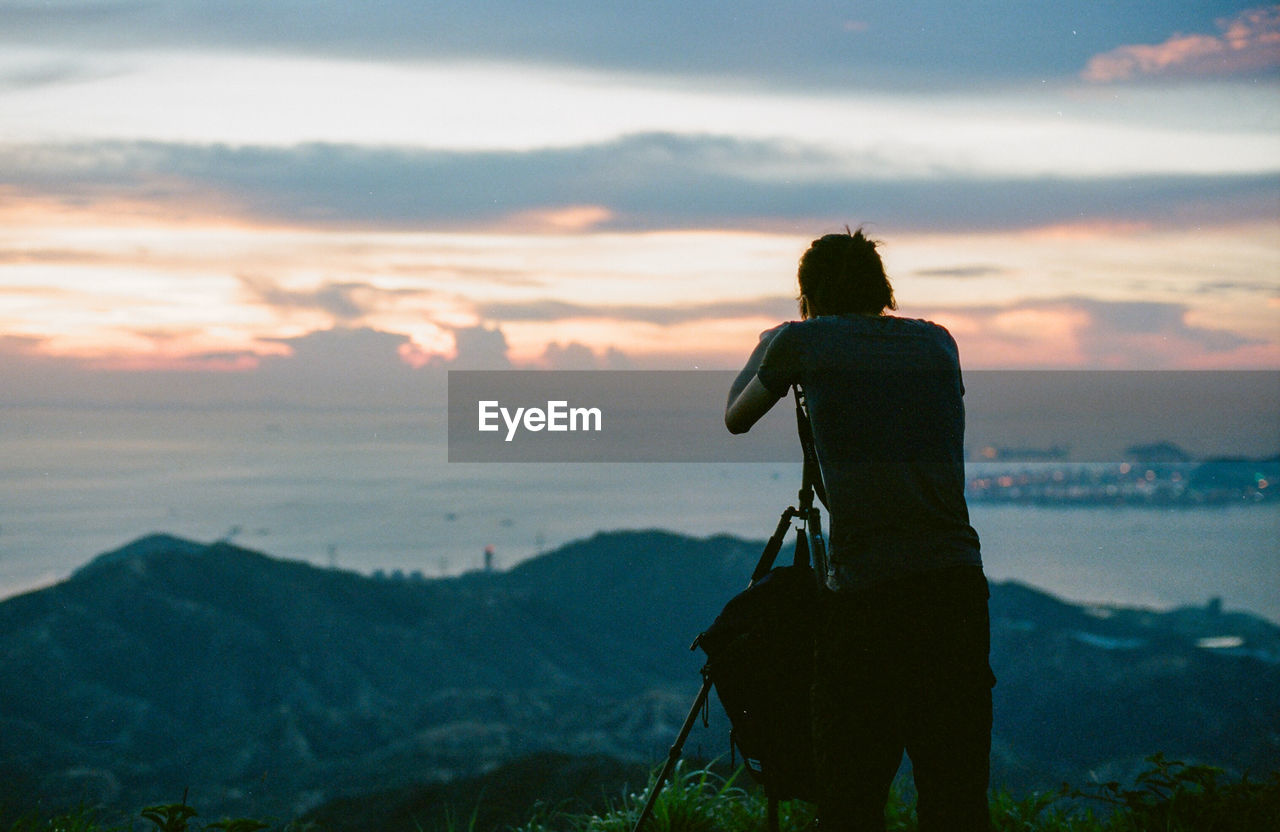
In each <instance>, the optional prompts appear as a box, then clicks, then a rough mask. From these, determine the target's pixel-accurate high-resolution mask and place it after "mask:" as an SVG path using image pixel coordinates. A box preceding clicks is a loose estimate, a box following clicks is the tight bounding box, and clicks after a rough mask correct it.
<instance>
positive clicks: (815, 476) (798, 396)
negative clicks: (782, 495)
mask: <svg viewBox="0 0 1280 832" xmlns="http://www.w3.org/2000/svg"><path fill="white" fill-rule="evenodd" d="M791 391H792V393H793V394H794V395H795V400H796V432H797V433H799V434H800V448H801V449H802V450H803V451H804V483H803V485H802V488H803V489H804V490H805V491H807V490H809V489H810V488H812V489H813V491H814V493H815V494H817V495H818V499H819V500H821V501H822V504H823V505H824V506H827V507H828V508H830V506H829V505H828V504H827V487H826V485H825V484H823V482H822V467H821V466H820V465H819V464H818V451H817V448H816V447H815V446H814V443H813V424H812V423H811V422H810V421H809V403H808V401H807V400H806V399H805V396H804V389H803V388H802V387H801V386H800V385H798V384H797V385H794V386H793V387H792V388H791ZM801 502H804V498H803V496H802V497H801Z"/></svg>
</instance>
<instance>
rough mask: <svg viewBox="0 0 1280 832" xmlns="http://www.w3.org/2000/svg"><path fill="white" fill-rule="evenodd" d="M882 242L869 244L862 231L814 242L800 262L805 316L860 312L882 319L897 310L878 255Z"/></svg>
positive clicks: (891, 288)
mask: <svg viewBox="0 0 1280 832" xmlns="http://www.w3.org/2000/svg"><path fill="white" fill-rule="evenodd" d="M877 245H879V242H878V241H876V240H868V239H867V238H866V237H865V236H864V235H863V233H862V229H861V228H859V229H858V230H857V231H850V230H849V227H848V226H845V229H844V233H843V234H826V235H824V236H822V237H820V238H818V239H817V240H814V241H813V243H812V244H810V246H809V250H808V251H806V252H805V253H804V255H803V256H802V257H801V258H800V269H799V272H798V273H797V277H798V278H799V282H800V295H801V297H800V306H801V314H802V315H803V316H805V317H814V316H817V315H839V314H843V313H846V312H856V313H858V314H861V315H879V314H881V313H882V312H884V311H885V310H886V309H897V308H898V302H897V301H896V300H894V299H893V287H892V286H890V285H889V278H888V276H886V275H885V273H884V263H882V262H881V261H880V253H879V252H878V251H876V246H877Z"/></svg>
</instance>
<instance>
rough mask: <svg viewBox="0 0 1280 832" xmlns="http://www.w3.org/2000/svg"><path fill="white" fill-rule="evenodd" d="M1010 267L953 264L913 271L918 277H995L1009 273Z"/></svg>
mask: <svg viewBox="0 0 1280 832" xmlns="http://www.w3.org/2000/svg"><path fill="white" fill-rule="evenodd" d="M1009 272H1010V270H1009V269H1007V268H1005V267H1004V266H983V265H975V266H952V267H949V268H940V269H916V270H915V271H914V272H912V274H913V275H915V276H916V277H945V278H969V277H995V276H997V275H1002V274H1008V273H1009Z"/></svg>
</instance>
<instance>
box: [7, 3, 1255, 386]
mask: <svg viewBox="0 0 1280 832" xmlns="http://www.w3.org/2000/svg"><path fill="white" fill-rule="evenodd" d="M1278 221H1280V6H1274V5H1272V6H1262V5H1247V4H1238V3H1221V2H1203V1H1201V2H1185V1H1184V0H1178V1H1177V2H1162V3H1155V4H1152V3H1147V2H1117V3H1107V4H1099V3H1095V2H1086V0H1065V2H1060V3H1056V4H1052V8H1050V7H1049V6H1048V5H1046V4H1027V3H1024V2H1016V1H1015V0H987V2H980V3H966V4H955V3H950V2H946V3H944V2H940V0H930V1H929V2H923V3H915V4H910V6H909V8H901V7H900V6H899V5H898V4H888V3H865V2H835V1H834V0H824V1H822V2H796V3H784V4H779V3H774V2H765V0H738V2H735V3H732V4H729V3H703V2H691V1H690V0H657V1H656V2H647V3H636V4H625V5H624V4H609V3H598V2H590V1H589V0H553V1H552V2H538V3H528V2H514V1H513V0H484V1H483V2H482V1H480V0H476V1H475V2H469V3H456V4H442V3H423V2H420V0H414V2H407V1H405V0H389V1H388V2H379V3H374V4H364V3H339V2H333V0H305V1H304V0H295V1H291V2H271V3H261V2H220V3H216V4H210V3H207V2H203V1H202V0H182V1H180V2H179V1H175V2H144V1H142V0H99V2H82V1H81V0H75V1H74V2H73V1H72V0H66V2H63V0H54V2H36V0H0V383H3V384H4V386H5V388H6V390H7V391H8V392H7V394H6V395H7V396H8V397H9V400H10V401H11V402H13V401H32V402H38V401H58V402H67V401H73V400H80V399H83V400H109V399H111V398H112V397H113V396H126V395H127V396H131V397H138V396H144V394H145V391H158V392H155V395H158V396H165V397H179V398H181V397H189V398H191V399H192V400H202V399H203V398H209V397H214V396H219V395H222V394H223V393H225V392H226V391H228V390H230V389H232V388H233V387H234V389H237V390H241V391H245V390H250V391H254V390H256V391H258V393H260V394H261V395H266V392H265V391H267V390H271V391H273V394H274V395H276V396H285V397H287V396H288V395H289V394H290V393H289V391H292V390H297V391H299V395H302V392H301V391H304V390H314V388H315V386H316V385H320V386H327V387H329V388H331V391H332V395H333V397H337V398H341V396H342V395H344V394H343V392H342V391H355V392H350V395H353V396H359V395H363V394H362V393H361V392H360V390H361V387H360V383H361V382H368V380H369V379H382V380H385V381H387V384H388V385H391V384H394V383H396V381H397V380H404V379H409V378H412V377H413V376H412V373H414V372H422V371H424V368H425V371H427V372H429V371H430V369H431V368H437V369H439V368H447V367H455V366H457V367H462V366H465V367H499V366H518V367H544V368H553V367H554V368H586V367H633V368H673V369H688V368H693V367H705V368H731V367H734V366H735V365H737V364H739V363H740V362H741V360H742V359H743V357H744V356H745V355H746V353H747V352H748V351H749V350H750V348H751V347H752V345H753V344H754V342H755V338H756V335H757V334H758V333H759V332H760V331H761V330H762V329H764V328H766V327H768V326H770V325H772V324H774V323H776V322H777V321H779V320H783V319H786V318H790V317H794V315H795V302H794V293H795V287H794V274H795V263H796V260H797V258H798V257H799V255H800V253H801V252H802V251H803V250H804V248H805V247H806V245H807V244H808V242H809V241H810V240H811V239H813V238H814V237H816V236H818V235H820V234H823V233H826V232H830V231H834V230H839V229H841V228H842V227H843V226H844V225H845V224H846V223H848V224H850V225H852V226H855V227H856V226H858V225H865V226H866V229H867V231H868V232H869V234H870V235H871V236H873V237H876V238H879V239H881V240H883V241H884V244H885V245H884V248H883V255H884V258H885V261H886V265H887V267H888V270H889V272H890V276H891V277H892V278H893V279H894V282H895V289H896V292H897V296H898V299H899V303H900V314H902V315H907V316H911V317H927V318H930V319H933V320H936V321H938V322H940V323H943V324H944V325H946V326H947V327H948V328H950V329H951V331H952V333H953V334H954V335H955V337H956V339H957V341H958V342H959V345H960V349H961V355H962V359H963V360H964V361H965V363H966V365H967V366H969V367H974V368H1005V367H1017V368H1041V367H1044V368H1124V369H1143V368H1161V369H1217V368H1266V369H1280V222H1278ZM384 386H386V385H384ZM282 391H284V392H282ZM258 393H255V394H252V395H257V394H258ZM245 395H250V394H245Z"/></svg>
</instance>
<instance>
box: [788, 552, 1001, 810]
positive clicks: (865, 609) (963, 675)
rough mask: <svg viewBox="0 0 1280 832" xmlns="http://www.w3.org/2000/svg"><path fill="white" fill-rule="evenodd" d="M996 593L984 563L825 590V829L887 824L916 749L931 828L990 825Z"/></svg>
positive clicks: (818, 691)
mask: <svg viewBox="0 0 1280 832" xmlns="http://www.w3.org/2000/svg"><path fill="white" fill-rule="evenodd" d="M988 597H989V592H988V586H987V580H986V577H985V576H984V575H983V572H982V568H981V567H980V566H954V567H946V568H942V569H936V570H931V571H927V572H922V573H920V574H917V575H911V576H909V577H904V578H899V579H895V580H893V581H889V582H886V583H883V584H878V585H876V586H874V587H872V588H869V589H867V590H860V591H856V592H850V593H845V592H827V593H825V596H824V598H823V599H822V603H821V614H820V617H819V620H820V622H821V623H820V627H819V630H818V635H817V643H816V647H815V654H814V682H813V687H812V700H811V701H812V706H813V735H814V736H813V738H814V763H815V767H816V772H817V780H818V818H819V824H820V826H821V828H822V830H823V832H883V830H884V828H885V819H884V812H885V803H886V801H887V799H888V794H889V789H890V786H891V785H892V783H893V778H894V775H895V774H896V773H897V770H898V766H899V765H900V764H901V762H902V755H903V752H904V751H905V752H906V754H907V756H908V757H909V758H910V759H911V765H912V771H913V775H914V777H915V785H916V794H917V803H916V811H917V815H918V818H919V828H920V832H970V831H971V830H972V831H973V832H978V831H979V830H980V831H981V832H988V830H989V829H990V817H989V809H988V803H987V786H988V779H989V773H990V756H991V688H992V686H993V685H994V684H995V676H994V674H992V672H991V667H990V664H989V661H988V658H989V653H990V645H991V635H990V619H989V617H988V611H987V599H988Z"/></svg>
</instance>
